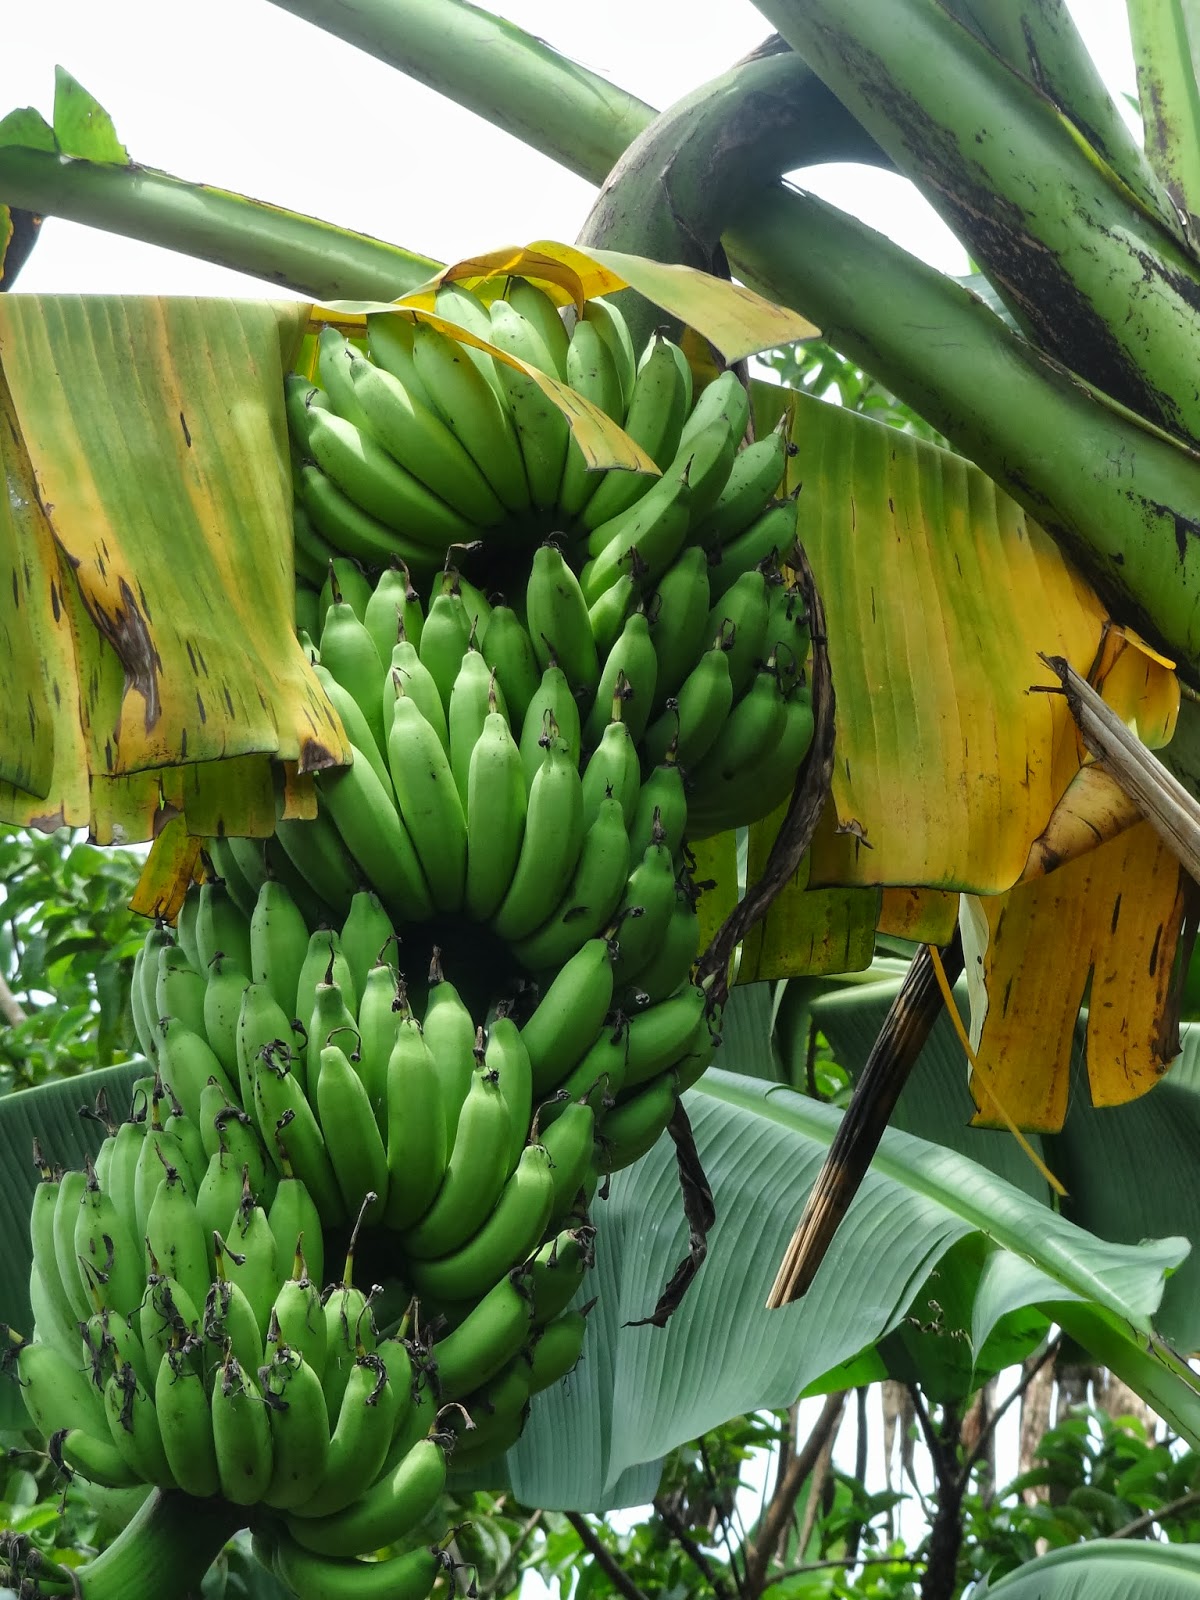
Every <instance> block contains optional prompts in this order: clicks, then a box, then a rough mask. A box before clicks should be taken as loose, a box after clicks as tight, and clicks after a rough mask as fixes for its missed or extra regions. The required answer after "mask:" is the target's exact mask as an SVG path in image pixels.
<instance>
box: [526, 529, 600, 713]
mask: <svg viewBox="0 0 1200 1600" xmlns="http://www.w3.org/2000/svg"><path fill="white" fill-rule="evenodd" d="M595 598H596V597H595V596H594V595H589V596H588V598H587V600H585V599H584V593H583V590H582V589H581V587H580V583H579V579H578V578H577V577H576V576H575V574H574V572H572V570H571V568H570V567H569V566H568V565H567V563H566V561H565V560H564V559H563V553H562V551H561V550H560V549H559V548H558V546H557V545H556V544H552V543H547V544H542V545H539V546H538V548H537V549H536V550H535V551H534V553H533V566H532V569H531V571H530V574H529V581H528V583H527V584H526V588H525V626H526V628H527V629H528V630H529V637H530V639H531V640H532V642H533V653H534V656H535V657H536V658H537V663H538V665H539V666H540V667H541V669H542V671H543V672H544V671H545V669H546V668H547V667H548V666H549V665H550V664H551V663H552V662H555V663H557V665H558V666H560V667H561V668H562V670H563V672H564V673H565V675H566V678H567V681H568V682H569V683H570V685H571V689H572V692H573V693H576V694H580V693H588V694H593V693H595V690H596V685H597V683H598V682H599V679H600V663H599V660H598V658H597V655H596V641H595V639H594V638H593V637H592V630H591V626H590V623H589V621H588V605H589V604H590V602H591V600H593V599H595Z"/></svg>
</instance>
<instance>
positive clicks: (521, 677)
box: [480, 605, 540, 727]
mask: <svg viewBox="0 0 1200 1600" xmlns="http://www.w3.org/2000/svg"><path fill="white" fill-rule="evenodd" d="M480 649H481V650H482V652H483V659H484V660H485V661H486V662H487V664H488V666H489V667H490V668H491V669H492V671H493V672H494V673H495V674H496V683H497V686H498V687H499V689H500V691H501V693H502V694H503V695H504V701H505V704H506V705H507V706H508V712H509V716H510V717H511V718H512V723H513V726H514V727H521V726H523V725H524V719H525V712H526V708H527V707H528V705H529V702H530V701H531V700H532V699H533V696H534V694H535V693H536V692H537V687H538V681H539V678H540V673H539V671H538V664H537V658H536V656H535V655H534V653H533V641H532V640H531V639H530V637H529V635H528V633H527V632H526V631H525V627H524V624H523V623H522V622H521V619H520V618H519V617H518V616H517V614H516V612H515V611H514V610H513V609H512V607H511V606H507V605H495V606H493V607H492V615H491V618H490V620H489V622H488V627H487V633H486V634H485V635H484V638H483V640H482V642H481V644H480Z"/></svg>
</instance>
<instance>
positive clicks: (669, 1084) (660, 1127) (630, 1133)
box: [599, 1072, 679, 1172]
mask: <svg viewBox="0 0 1200 1600" xmlns="http://www.w3.org/2000/svg"><path fill="white" fill-rule="evenodd" d="M678 1098H679V1095H678V1091H677V1086H676V1079H675V1074H674V1073H673V1072H665V1073H662V1074H660V1075H659V1076H658V1077H657V1078H651V1080H650V1082H649V1083H647V1084H644V1085H643V1086H642V1088H640V1089H639V1090H637V1092H636V1093H635V1094H634V1095H633V1096H632V1097H631V1098H630V1099H629V1100H627V1101H624V1102H622V1103H621V1104H620V1105H618V1106H616V1107H615V1108H614V1109H613V1110H612V1111H610V1112H609V1113H608V1115H607V1116H606V1117H605V1119H604V1127H603V1129H602V1130H601V1133H600V1139H599V1146H600V1151H601V1158H600V1159H601V1171H603V1172H620V1171H621V1170H622V1169H623V1168H624V1167H630V1166H632V1165H633V1163H634V1162H635V1161H638V1160H640V1159H641V1157H642V1156H644V1155H645V1154H646V1152H647V1151H648V1150H650V1149H652V1148H653V1147H654V1145H656V1144H657V1143H658V1141H659V1138H660V1137H661V1135H662V1133H663V1131H664V1130H665V1128H666V1126H667V1123H668V1122H670V1120H671V1117H672V1116H673V1114H674V1111H675V1102H676V1100H677V1099H678Z"/></svg>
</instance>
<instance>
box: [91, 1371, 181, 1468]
mask: <svg viewBox="0 0 1200 1600" xmlns="http://www.w3.org/2000/svg"><path fill="white" fill-rule="evenodd" d="M104 1409H105V1412H106V1414H107V1417H108V1430H109V1434H110V1436H111V1438H112V1442H113V1443H114V1444H115V1445H116V1447H117V1449H118V1450H119V1451H120V1452H121V1454H122V1455H123V1456H124V1457H125V1460H126V1463H127V1464H128V1465H129V1466H130V1467H131V1468H132V1469H133V1471H134V1472H136V1473H137V1475H138V1477H140V1478H141V1479H142V1480H143V1481H144V1482H146V1483H155V1484H158V1485H159V1486H160V1487H162V1488H164V1489H174V1488H176V1487H178V1486H177V1484H176V1482H175V1475H174V1473H173V1472H172V1471H171V1468H170V1466H169V1465H168V1463H167V1457H166V1454H165V1452H164V1450H163V1441H162V1433H161V1432H160V1430H159V1425H158V1413H157V1411H156V1410H155V1408H154V1397H153V1396H152V1395H151V1394H150V1393H149V1391H148V1390H147V1388H146V1386H145V1385H144V1384H142V1383H139V1382H138V1377H137V1373H136V1372H135V1371H134V1370H133V1368H132V1367H130V1366H121V1367H117V1368H116V1369H115V1370H114V1371H113V1372H112V1373H111V1374H110V1376H109V1377H108V1378H107V1379H106V1380H105V1384H104Z"/></svg>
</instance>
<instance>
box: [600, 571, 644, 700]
mask: <svg viewBox="0 0 1200 1600" xmlns="http://www.w3.org/2000/svg"><path fill="white" fill-rule="evenodd" d="M641 592H642V591H641V585H640V584H639V583H638V581H637V579H636V578H635V577H634V575H633V573H632V572H623V573H622V574H621V576H620V577H619V578H618V579H617V581H616V583H614V584H613V586H612V588H611V589H606V590H605V591H604V593H603V594H602V595H601V596H600V598H599V600H597V601H596V602H595V603H594V604H593V605H590V606H589V607H588V627H589V628H590V629H591V631H592V638H593V639H595V641H596V652H597V654H598V655H602V656H607V654H608V652H609V651H610V650H611V649H612V647H613V645H614V644H616V642H617V640H618V639H619V638H620V636H621V629H622V628H623V627H624V626H625V619H626V617H628V615H629V613H630V611H631V610H632V609H633V608H634V607H635V606H636V605H637V604H638V603H639V601H640V599H641ZM601 695H602V691H601V690H600V689H597V691H596V698H597V699H600V698H601Z"/></svg>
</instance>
